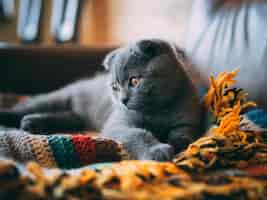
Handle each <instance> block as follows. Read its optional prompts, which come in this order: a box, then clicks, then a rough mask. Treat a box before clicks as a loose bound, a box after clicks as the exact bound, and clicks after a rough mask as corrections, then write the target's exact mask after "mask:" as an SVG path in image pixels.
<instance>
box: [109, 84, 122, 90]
mask: <svg viewBox="0 0 267 200" xmlns="http://www.w3.org/2000/svg"><path fill="white" fill-rule="evenodd" d="M111 88H112V90H113V91H119V90H120V88H119V86H118V84H117V83H112V84H111Z"/></svg>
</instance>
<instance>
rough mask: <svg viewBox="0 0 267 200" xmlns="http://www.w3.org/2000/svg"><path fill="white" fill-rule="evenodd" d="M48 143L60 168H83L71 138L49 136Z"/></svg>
mask: <svg viewBox="0 0 267 200" xmlns="http://www.w3.org/2000/svg"><path fill="white" fill-rule="evenodd" d="M48 143H49V146H50V147H51V149H52V152H53V155H54V157H55V160H56V162H57V165H58V166H59V167H60V168H65V169H69V168H76V167H80V166H81V162H80V159H79V157H78V156H77V154H76V152H75V149H74V145H73V144H72V141H71V138H70V136H66V135H51V136H48Z"/></svg>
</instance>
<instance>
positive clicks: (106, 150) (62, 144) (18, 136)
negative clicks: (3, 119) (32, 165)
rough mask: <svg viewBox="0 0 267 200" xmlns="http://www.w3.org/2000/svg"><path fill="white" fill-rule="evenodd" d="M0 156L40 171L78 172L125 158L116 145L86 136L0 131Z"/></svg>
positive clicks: (109, 141) (126, 156)
mask: <svg viewBox="0 0 267 200" xmlns="http://www.w3.org/2000/svg"><path fill="white" fill-rule="evenodd" d="M0 155H1V156H4V157H6V158H13V159H15V160H16V161H19V162H21V163H25V162H27V161H35V162H37V163H39V164H40V165H41V166H43V167H48V168H52V167H59V168H63V169H64V168H65V169H69V168H77V167H81V166H85V165H88V164H92V163H97V162H104V161H105V162H109V161H119V160H123V159H127V158H128V154H127V152H126V150H125V149H124V148H123V146H122V145H121V144H119V143H117V142H116V141H113V140H110V139H106V138H103V137H96V136H92V135H89V134H69V135H67V134H65V135H62V134H54V135H33V134H30V133H27V132H24V131H21V130H9V129H7V130H3V131H0Z"/></svg>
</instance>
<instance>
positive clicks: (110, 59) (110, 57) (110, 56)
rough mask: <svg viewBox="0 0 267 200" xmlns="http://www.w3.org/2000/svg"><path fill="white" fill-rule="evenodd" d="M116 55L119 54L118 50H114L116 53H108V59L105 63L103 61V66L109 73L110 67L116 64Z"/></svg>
mask: <svg viewBox="0 0 267 200" xmlns="http://www.w3.org/2000/svg"><path fill="white" fill-rule="evenodd" d="M116 54H117V50H114V51H112V52H110V53H108V54H107V55H106V57H105V58H104V61H103V63H102V65H103V66H104V67H105V69H106V70H107V71H109V70H110V67H111V66H112V64H113V63H114V59H115V56H116Z"/></svg>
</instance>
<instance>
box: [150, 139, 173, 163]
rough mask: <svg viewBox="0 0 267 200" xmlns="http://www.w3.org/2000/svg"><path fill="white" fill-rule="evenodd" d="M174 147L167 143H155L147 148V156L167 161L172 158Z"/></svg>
mask: <svg viewBox="0 0 267 200" xmlns="http://www.w3.org/2000/svg"><path fill="white" fill-rule="evenodd" d="M173 155H174V149H173V147H172V146H170V145H169V144H163V143H160V144H156V145H154V146H152V147H151V148H150V149H149V152H148V157H149V159H151V160H157V161H169V160H171V159H172V158H173Z"/></svg>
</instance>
